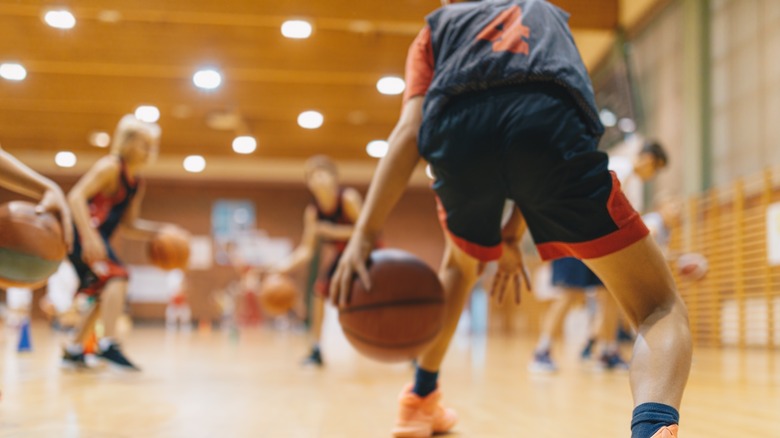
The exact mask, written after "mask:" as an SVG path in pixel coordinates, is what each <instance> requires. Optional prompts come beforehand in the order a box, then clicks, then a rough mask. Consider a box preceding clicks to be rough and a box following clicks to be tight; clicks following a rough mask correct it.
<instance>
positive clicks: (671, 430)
mask: <svg viewBox="0 0 780 438" xmlns="http://www.w3.org/2000/svg"><path fill="white" fill-rule="evenodd" d="M678 428H679V427H678V426H677V425H676V424H673V425H671V426H666V427H662V428H661V429H660V430H659V431H658V432H656V433H655V435H653V437H652V438H677V429H678Z"/></svg>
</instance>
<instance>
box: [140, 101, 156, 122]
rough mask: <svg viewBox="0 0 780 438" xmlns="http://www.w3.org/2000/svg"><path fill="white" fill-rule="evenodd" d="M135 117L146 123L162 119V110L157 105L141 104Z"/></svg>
mask: <svg viewBox="0 0 780 438" xmlns="http://www.w3.org/2000/svg"><path fill="white" fill-rule="evenodd" d="M135 118H136V119H138V120H140V121H142V122H146V123H154V122H156V121H158V120H160V110H159V109H157V107H156V106H152V105H141V106H139V107H138V108H136V109H135Z"/></svg>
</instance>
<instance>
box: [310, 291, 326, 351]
mask: <svg viewBox="0 0 780 438" xmlns="http://www.w3.org/2000/svg"><path fill="white" fill-rule="evenodd" d="M324 321H325V300H324V299H323V298H322V297H321V296H319V295H318V294H314V299H313V300H312V309H311V340H312V344H314V345H317V344H318V343H319V342H320V339H321V338H322V323H323V322H324Z"/></svg>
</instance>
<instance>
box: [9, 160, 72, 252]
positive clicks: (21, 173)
mask: <svg viewBox="0 0 780 438" xmlns="http://www.w3.org/2000/svg"><path fill="white" fill-rule="evenodd" d="M0 186H3V187H5V188H7V189H9V190H13V191H14V192H16V193H19V194H21V195H26V196H29V197H31V198H34V199H37V200H38V201H39V204H38V207H37V209H36V210H37V211H38V212H40V213H43V212H49V213H55V214H57V215H59V219H60V226H61V227H62V236H63V238H64V240H65V244H66V245H67V246H68V248H70V247H71V245H72V244H73V223H72V222H71V216H70V208H69V207H68V202H67V200H66V199H65V195H64V194H63V193H62V190H61V189H60V187H59V186H58V185H57V184H55V183H54V182H53V181H51V180H50V179H48V178H45V177H43V176H42V175H40V174H38V173H37V172H35V171H34V170H32V169H30V168H29V167H27V166H25V165H24V163H22V162H21V161H19V160H17V159H16V158H14V156H13V155H11V154H9V153H8V152H5V151H4V150H3V148H2V147H0Z"/></svg>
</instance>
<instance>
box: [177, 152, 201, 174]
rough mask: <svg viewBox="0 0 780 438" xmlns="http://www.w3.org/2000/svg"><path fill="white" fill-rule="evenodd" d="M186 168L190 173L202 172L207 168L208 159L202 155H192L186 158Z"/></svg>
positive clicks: (184, 164)
mask: <svg viewBox="0 0 780 438" xmlns="http://www.w3.org/2000/svg"><path fill="white" fill-rule="evenodd" d="M182 164H183V166H184V170H186V171H187V172H190V173H200V172H203V170H204V169H205V168H206V159H205V158H203V157H202V156H200V155H190V156H188V157H187V158H185V159H184V163H182Z"/></svg>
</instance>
